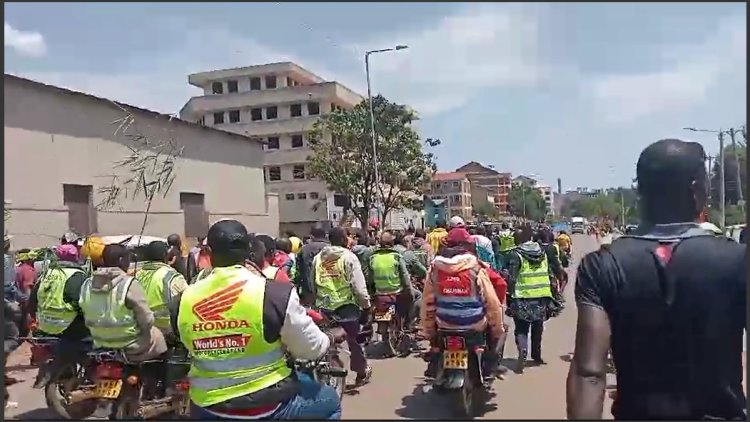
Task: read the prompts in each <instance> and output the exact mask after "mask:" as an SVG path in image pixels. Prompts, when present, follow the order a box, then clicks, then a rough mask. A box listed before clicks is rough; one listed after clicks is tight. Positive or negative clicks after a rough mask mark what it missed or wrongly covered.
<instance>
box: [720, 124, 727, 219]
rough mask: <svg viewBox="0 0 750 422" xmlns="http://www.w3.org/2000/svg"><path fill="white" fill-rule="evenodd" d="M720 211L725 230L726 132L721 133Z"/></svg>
mask: <svg viewBox="0 0 750 422" xmlns="http://www.w3.org/2000/svg"><path fill="white" fill-rule="evenodd" d="M719 163H720V165H721V166H720V167H719V169H720V170H719V209H720V210H721V220H719V222H720V223H721V229H722V230H724V225H725V224H726V222H727V214H726V213H727V210H726V204H725V202H726V188H725V180H724V178H725V177H726V176H725V175H724V131H721V130H720V131H719Z"/></svg>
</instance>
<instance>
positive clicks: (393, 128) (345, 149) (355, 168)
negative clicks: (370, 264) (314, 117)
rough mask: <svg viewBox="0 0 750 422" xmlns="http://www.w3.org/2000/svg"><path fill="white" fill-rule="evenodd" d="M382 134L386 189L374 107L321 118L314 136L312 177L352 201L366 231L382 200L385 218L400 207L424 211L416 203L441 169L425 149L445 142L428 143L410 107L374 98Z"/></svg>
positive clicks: (380, 140)
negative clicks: (374, 148)
mask: <svg viewBox="0 0 750 422" xmlns="http://www.w3.org/2000/svg"><path fill="white" fill-rule="evenodd" d="M372 102H373V111H374V115H375V132H376V135H377V139H376V141H377V148H378V150H377V157H378V161H377V165H378V171H379V173H380V181H381V185H380V186H377V184H376V180H375V160H374V157H373V151H372V137H371V130H370V109H369V104H368V103H367V101H362V102H361V103H360V104H358V105H357V106H356V107H354V108H353V109H352V110H342V109H339V110H336V111H334V112H332V113H330V114H327V115H325V116H323V117H322V118H320V119H319V120H318V121H317V122H316V123H315V125H314V126H313V130H312V131H311V133H310V140H311V142H310V146H311V149H312V155H311V156H310V157H309V164H310V173H311V174H312V175H313V176H315V177H319V178H320V179H322V180H324V181H325V182H326V184H327V185H328V189H330V190H331V191H334V192H337V193H339V194H341V195H344V196H346V197H347V199H348V202H349V207H348V208H349V209H351V210H353V211H355V213H356V215H357V218H358V219H359V221H360V223H362V225H363V227H366V226H367V222H368V217H369V212H370V210H371V209H372V208H373V207H374V206H375V204H376V200H377V199H378V198H382V203H381V206H382V211H383V214H382V216H381V217H382V220H383V221H386V218H387V216H388V213H390V211H392V210H394V209H398V208H403V207H410V208H420V207H421V201H419V200H415V197H417V196H418V195H420V194H421V193H422V191H423V189H424V187H425V186H427V185H428V184H429V182H430V178H431V176H432V174H433V173H434V172H435V170H436V166H435V164H434V161H433V159H434V156H433V154H432V153H428V152H425V151H424V149H423V147H424V146H428V147H434V146H437V145H439V144H440V141H439V140H437V139H426V140H425V141H424V142H422V141H421V140H420V138H419V134H417V132H416V130H414V128H413V127H412V123H413V122H414V121H415V120H417V118H418V117H417V114H416V113H415V112H414V111H412V110H411V109H410V108H408V107H406V106H404V105H401V104H396V103H393V102H390V101H388V100H387V99H386V98H385V97H383V96H380V95H378V96H376V97H374V98H373V99H372Z"/></svg>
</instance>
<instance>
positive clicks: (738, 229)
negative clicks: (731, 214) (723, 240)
mask: <svg viewBox="0 0 750 422" xmlns="http://www.w3.org/2000/svg"><path fill="white" fill-rule="evenodd" d="M745 227H747V224H737V225H734V226H729V227H727V228H726V232H725V233H724V234H725V235H726V236H727V237H728V238H730V239H732V240H734V241H735V242H739V241H740V233H742V229H744V228H745Z"/></svg>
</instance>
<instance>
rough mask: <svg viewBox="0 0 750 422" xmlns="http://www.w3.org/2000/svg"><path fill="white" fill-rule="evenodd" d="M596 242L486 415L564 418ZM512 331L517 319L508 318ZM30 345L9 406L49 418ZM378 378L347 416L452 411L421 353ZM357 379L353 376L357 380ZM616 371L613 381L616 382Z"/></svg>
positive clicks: (590, 242)
mask: <svg viewBox="0 0 750 422" xmlns="http://www.w3.org/2000/svg"><path fill="white" fill-rule="evenodd" d="M596 247H597V242H596V240H595V239H594V238H593V237H590V236H585V235H575V236H574V237H573V249H574V265H573V266H571V268H570V269H569V271H570V280H571V282H570V284H569V285H568V287H567V291H566V297H567V303H566V309H565V310H564V311H563V313H562V315H560V316H558V317H557V318H553V319H551V320H550V321H548V322H547V323H546V325H545V331H544V340H543V349H542V355H543V358H544V359H545V360H546V364H545V365H543V366H537V367H535V366H531V365H530V364H529V365H527V368H526V370H525V371H524V373H523V374H522V375H518V374H516V373H514V372H513V369H514V368H515V365H516V362H515V358H516V356H517V351H516V348H515V343H514V341H513V336H512V335H510V336H509V337H508V341H507V344H506V347H505V355H506V356H505V357H506V359H505V362H504V363H505V364H506V366H508V367H509V368H510V369H511V371H509V372H508V374H507V375H506V376H505V379H503V380H497V381H496V382H495V383H494V385H493V395H494V397H493V398H492V400H491V401H490V403H489V405H488V406H487V409H486V413H485V414H484V415H483V417H482V418H485V419H563V418H565V378H566V376H567V372H568V365H569V363H568V359H569V356H570V353H571V352H572V351H573V344H574V336H575V322H576V309H575V303H574V301H573V297H572V295H573V282H574V280H575V268H574V266H575V264H576V263H577V262H579V261H580V259H581V257H582V256H583V255H585V254H586V253H588V252H590V251H592V250H594V249H595V248H596ZM509 323H510V326H511V332H512V330H513V322H512V321H509ZM28 353H29V352H28V345H25V346H24V347H22V348H20V349H19V350H17V351H16V353H14V355H13V356H11V358H10V359H9V362H8V372H9V373H10V376H13V377H16V378H18V379H20V380H21V382H20V383H18V384H15V385H13V386H10V387H9V392H10V394H11V401H16V402H18V406H17V407H15V408H10V409H7V410H6V412H5V416H6V418H9V419H50V418H53V419H54V418H55V415H54V414H53V413H52V412H50V411H49V410H47V409H46V404H45V402H44V396H43V391H42V390H35V389H32V388H31V384H32V382H33V378H34V376H35V374H36V370H35V369H33V368H28V366H26V365H25V364H28ZM371 365H372V366H373V378H372V381H371V383H370V384H368V385H366V386H363V387H361V388H360V389H358V390H351V391H348V392H347V394H346V396H345V397H344V401H343V418H344V419H400V418H406V419H436V418H447V417H450V415H451V413H450V409H449V408H448V406H447V403H446V402H445V400H444V399H441V397H440V396H438V395H436V394H433V393H432V392H430V387H429V385H428V384H426V382H425V380H424V379H423V376H422V373H423V372H424V370H425V367H426V364H425V363H424V362H423V361H422V359H420V358H418V357H415V356H411V357H406V358H390V359H378V358H376V357H373V358H371ZM352 381H353V379H351V380H350V382H352ZM614 382H615V380H614V376H610V379H609V380H608V384H609V385H610V388H614ZM610 406H611V401H610V400H609V399H607V402H606V403H605V418H610V419H611V416H610V414H609V408H610Z"/></svg>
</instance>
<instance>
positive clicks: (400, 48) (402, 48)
mask: <svg viewBox="0 0 750 422" xmlns="http://www.w3.org/2000/svg"><path fill="white" fill-rule="evenodd" d="M407 48H409V46H408V45H403V44H399V45H397V46H396V50H406V49H407Z"/></svg>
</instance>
